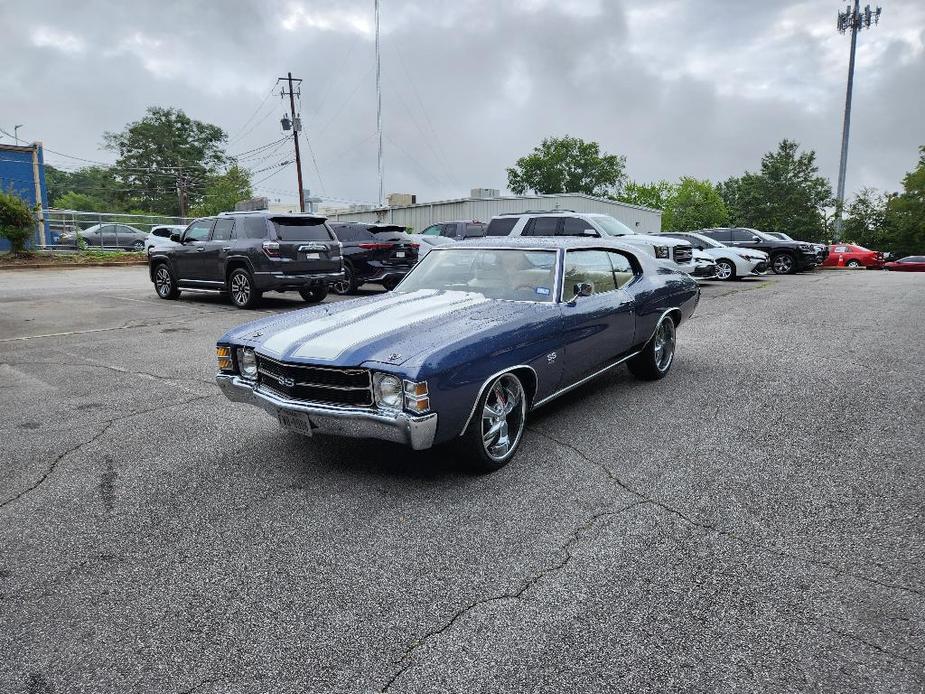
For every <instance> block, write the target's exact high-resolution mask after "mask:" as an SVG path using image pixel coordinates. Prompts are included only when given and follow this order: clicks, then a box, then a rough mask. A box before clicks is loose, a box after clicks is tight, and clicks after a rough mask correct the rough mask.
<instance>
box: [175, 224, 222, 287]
mask: <svg viewBox="0 0 925 694" xmlns="http://www.w3.org/2000/svg"><path fill="white" fill-rule="evenodd" d="M213 222H214V220H213V219H197V220H196V221H195V222H193V223H192V224H190V225H189V226H188V227H186V231H184V232H183V237H182V239H181V241H180V245H179V246H177V247H176V248H175V249H173V251H172V252H171V257H172V258H173V263H174V270H175V271H176V273H177V279H178V280H190V281H193V282H197V281H199V280H201V279H202V277H201V276H200V273H201V271H200V265H199V264H200V258H199V256H200V254H201V253H205V250H206V248H205V244H206V242H207V241H208V240H209V234H210V233H211V232H212V224H213Z"/></svg>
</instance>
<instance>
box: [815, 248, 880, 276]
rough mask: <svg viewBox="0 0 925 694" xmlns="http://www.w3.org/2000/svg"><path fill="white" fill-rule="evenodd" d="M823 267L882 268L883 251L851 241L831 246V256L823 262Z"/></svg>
mask: <svg viewBox="0 0 925 694" xmlns="http://www.w3.org/2000/svg"><path fill="white" fill-rule="evenodd" d="M822 267H866V268H868V269H874V270H880V269H882V268H883V253H881V252H880V251H871V250H869V249H867V248H864V247H863V246H854V245H852V244H850V243H843V244H839V245H837V246H829V257H828V258H826V259H825V260H824V261H823V262H822Z"/></svg>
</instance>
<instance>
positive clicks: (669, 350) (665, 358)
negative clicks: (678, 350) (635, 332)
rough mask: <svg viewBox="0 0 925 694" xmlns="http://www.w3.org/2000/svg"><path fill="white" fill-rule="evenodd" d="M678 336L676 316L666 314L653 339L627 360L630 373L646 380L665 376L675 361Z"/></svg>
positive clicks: (655, 379) (654, 379)
mask: <svg viewBox="0 0 925 694" xmlns="http://www.w3.org/2000/svg"><path fill="white" fill-rule="evenodd" d="M676 338H677V331H676V329H675V324H674V318H672V317H671V316H665V317H664V318H662V320H661V321H659V324H658V327H657V328H656V329H655V334H654V335H653V336H652V339H651V340H649V341H648V342H647V343H646V346H645V347H643V348H642V351H641V352H640V353H639V354H637V355H636V356H635V357H633V358H632V359H630V360H629V361H628V362H627V366H628V367H629V370H630V373H632V374H633V375H634V376H635V377H636V378H641V379H643V380H644V381H657V380H659V379H660V378H665V376H667V375H668V370H669V369H671V365H672V364H673V363H674V352H675V345H676Z"/></svg>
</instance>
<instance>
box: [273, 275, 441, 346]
mask: <svg viewBox="0 0 925 694" xmlns="http://www.w3.org/2000/svg"><path fill="white" fill-rule="evenodd" d="M436 293H437V292H436V291H427V290H422V291H419V292H412V293H410V294H393V295H391V296H389V297H388V298H387V299H382V300H381V301H375V302H372V303H364V304H362V305H361V306H357V307H356V308H351V309H347V310H346V311H338V312H337V313H332V314H330V315H327V316H323V317H322V318H318V319H315V320H312V321H309V322H307V323H299V324H298V325H296V326H294V327H292V328H288V329H286V330H282V331H280V332H278V333H276V334H275V335H272V336H271V337H269V338H267V341H266V342H264V343H263V345H261V347H260V349H262V350H267V351H270V352H274V353H275V354H278V355H283V354H285V353H286V350H287V349H289V348H290V347H292V346H293V345H294V344H297V343H298V342H300V341H301V340H304V339H305V338H306V337H308V336H309V335H314V334H316V333H319V332H322V331H324V330H333V329H335V328H339V327H341V326H343V325H344V324H350V323H353V322H355V321H359V320H363V319H364V318H368V317H369V316H374V315H376V314H377V313H379V312H380V311H382V310H384V309H387V308H389V307H390V306H395V305H397V304H402V303H407V302H409V301H414V300H415V299H418V300H420V299H421V298H426V297H430V296H433V295H434V294H436Z"/></svg>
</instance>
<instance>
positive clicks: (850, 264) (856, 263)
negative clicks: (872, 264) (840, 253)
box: [848, 260, 861, 267]
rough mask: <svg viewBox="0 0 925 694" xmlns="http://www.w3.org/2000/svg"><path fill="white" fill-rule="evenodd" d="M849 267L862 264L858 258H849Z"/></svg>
mask: <svg viewBox="0 0 925 694" xmlns="http://www.w3.org/2000/svg"><path fill="white" fill-rule="evenodd" d="M848 267H861V264H860V263H859V262H858V261H856V260H849V261H848Z"/></svg>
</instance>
